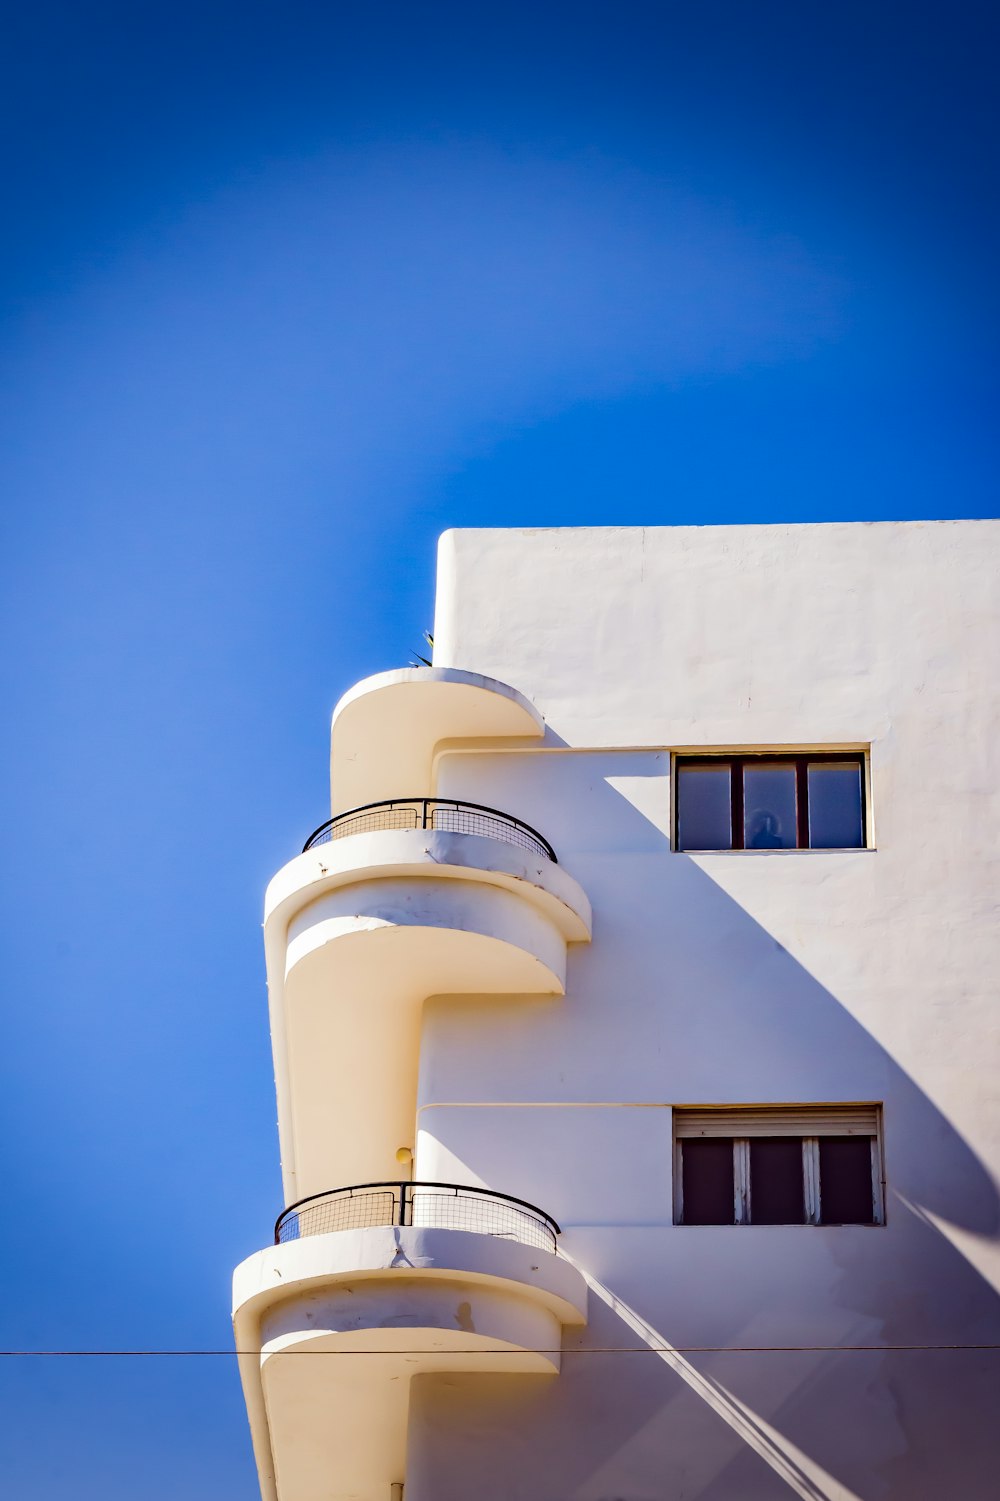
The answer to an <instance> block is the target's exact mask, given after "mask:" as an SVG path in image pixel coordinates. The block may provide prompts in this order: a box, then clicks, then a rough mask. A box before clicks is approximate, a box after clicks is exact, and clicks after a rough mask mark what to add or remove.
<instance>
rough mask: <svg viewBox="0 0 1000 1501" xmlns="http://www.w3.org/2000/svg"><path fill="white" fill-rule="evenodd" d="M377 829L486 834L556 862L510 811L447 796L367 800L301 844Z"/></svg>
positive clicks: (549, 848) (551, 852)
mask: <svg viewBox="0 0 1000 1501" xmlns="http://www.w3.org/2000/svg"><path fill="white" fill-rule="evenodd" d="M378 829H443V830H445V831H447V832H448V833H452V834H485V835H486V836H487V837H488V838H490V839H502V840H503V842H504V843H505V844H514V845H517V846H518V848H520V849H525V850H530V851H531V853H532V854H534V855H544V856H545V858H546V859H547V860H552V861H553V862H554V863H558V862H556V852H555V850H554V849H553V848H552V846H551V844H550V843H549V841H548V840H547V839H543V838H542V836H541V834H539V833H538V831H537V830H536V829H533V828H532V827H531V826H530V824H526V823H522V822H521V820H520V819H519V818H512V817H511V815H510V814H509V813H501V812H500V810H499V808H487V807H485V806H484V805H483V804H482V803H464V802H457V801H456V800H455V799H454V798H447V797H404V798H394V799H393V800H392V801H391V802H385V803H366V804H365V806H364V807H363V808H352V809H350V811H349V812H347V813H338V814H337V817H336V818H328V819H327V821H326V823H323V824H320V826H319V828H318V829H314V830H313V832H312V833H311V834H310V835H309V838H308V839H307V840H306V842H305V844H304V845H303V846H302V853H303V854H305V852H306V850H311V849H313V848H314V847H315V846H316V845H317V844H327V843H328V842H329V841H330V840H331V839H346V838H347V837H348V836H349V835H351V834H371V833H373V832H374V831H375V830H378Z"/></svg>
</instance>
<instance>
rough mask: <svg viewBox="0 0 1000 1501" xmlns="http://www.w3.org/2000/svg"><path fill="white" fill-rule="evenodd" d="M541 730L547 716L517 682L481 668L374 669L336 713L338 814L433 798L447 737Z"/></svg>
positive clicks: (333, 776)
mask: <svg viewBox="0 0 1000 1501" xmlns="http://www.w3.org/2000/svg"><path fill="white" fill-rule="evenodd" d="M402 726H405V729H401V727H402ZM542 733H543V725H542V716H541V715H540V714H539V712H538V710H537V709H535V708H534V707H533V705H531V704H530V703H529V702H528V700H527V699H526V698H524V696H523V695H522V694H520V693H519V692H518V691H517V689H516V688H511V687H510V686H509V685H508V684H507V683H500V682H497V681H496V680H495V679H493V678H486V677H483V676H482V674H481V673H477V672H463V671H461V670H458V669H456V668H441V667H403V668H399V669H398V670H396V671H394V672H380V673H377V674H376V676H375V677H371V678H365V679H364V681H363V682H360V683H356V684H355V685H354V687H353V688H351V689H349V690H348V692H347V693H345V694H344V696H343V698H342V699H341V700H340V702H339V703H338V704H337V707H336V708H335V709H334V711H333V724H332V727H331V732H330V789H331V802H332V806H333V812H334V813H335V814H336V813H342V812H344V810H345V809H348V808H357V807H361V806H362V805H364V804H367V803H373V802H379V801H383V800H385V799H386V798H408V797H431V796H433V793H434V790H435V789H434V755H435V751H436V750H437V748H438V746H439V744H441V743H442V742H449V741H475V740H486V741H489V740H503V739H510V738H512V737H513V738H521V739H528V740H533V739H536V738H538V737H540V736H541V735H542Z"/></svg>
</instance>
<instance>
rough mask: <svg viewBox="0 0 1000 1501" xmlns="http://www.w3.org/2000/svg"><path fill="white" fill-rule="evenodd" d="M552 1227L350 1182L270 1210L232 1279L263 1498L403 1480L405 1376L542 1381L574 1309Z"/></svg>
mask: <svg viewBox="0 0 1000 1501" xmlns="http://www.w3.org/2000/svg"><path fill="white" fill-rule="evenodd" d="M557 1235H558V1226H557V1225H556V1224H555V1221H554V1220H552V1219H551V1217H550V1216H549V1215H547V1214H546V1213H545V1212H544V1211H543V1210H541V1209H537V1208H536V1207H535V1206H534V1205H531V1204H527V1203H525V1202H524V1201H523V1200H520V1199H516V1198H513V1197H511V1196H509V1195H505V1194H497V1193H493V1192H491V1191H488V1190H486V1189H478V1188H473V1187H469V1186H466V1185H460V1184H441V1183H400V1182H388V1183H384V1184H362V1185H358V1186H356V1187H352V1188H344V1189H339V1190H334V1191H332V1192H328V1193H325V1194H317V1195H313V1196H311V1197H310V1198H309V1199H308V1200H305V1201H303V1202H301V1203H298V1204H294V1205H292V1206H290V1208H289V1209H287V1210H285V1211H284V1213H283V1214H282V1215H281V1216H280V1217H279V1219H278V1222H277V1226H276V1244H275V1245H274V1246H273V1247H271V1249H270V1250H268V1251H261V1252H258V1253H257V1254H256V1255H255V1256H251V1257H250V1258H249V1259H248V1260H247V1261H245V1262H244V1263H243V1264H242V1265H241V1266H240V1267H238V1268H237V1270H236V1274H235V1277H234V1282H233V1301H234V1313H233V1323H234V1328H235V1334H236V1344H237V1349H238V1350H239V1352H240V1368H241V1374H242V1378H243V1384H244V1390H245V1394H246V1400H247V1408H248V1412H249V1414H250V1424H251V1431H252V1435H253V1441H254V1450H255V1454H256V1458H257V1465H258V1471H259V1475H260V1480H261V1489H262V1492H263V1495H264V1497H265V1501H275V1498H277V1501H347V1498H351V1501H385V1497H386V1496H387V1495H388V1494H389V1487H390V1485H392V1484H394V1483H399V1482H402V1481H404V1480H405V1478H406V1415H407V1407H408V1400H409V1378H410V1377H411V1376H414V1375H420V1374H428V1373H456V1372H461V1373H466V1374H469V1375H474V1374H475V1373H477V1372H482V1373H488V1374H491V1375H494V1376H495V1375H500V1374H503V1375H506V1376H510V1377H516V1376H519V1375H532V1376H535V1377H536V1378H537V1377H538V1376H544V1375H548V1376H549V1377H552V1376H554V1375H556V1374H557V1373H558V1370H559V1364H560V1354H559V1352H560V1349H561V1346H562V1330H563V1327H564V1326H567V1325H576V1326H579V1325H582V1324H584V1323H585V1322H586V1307H587V1304H586V1284H585V1283H584V1280H583V1278H582V1276H581V1274H580V1273H579V1272H578V1271H577V1270H576V1268H575V1267H573V1266H572V1265H571V1264H570V1263H569V1262H567V1261H566V1260H564V1259H563V1258H562V1257H561V1256H560V1255H558V1254H557V1253H556V1250H555V1242H556V1236H557ZM352 1354H354V1355H357V1356H359V1357H363V1358H357V1359H350V1358H345V1357H349V1356H351V1355H352ZM306 1355H318V1356H325V1357H327V1358H324V1359H320V1360H309V1359H303V1358H300V1357H302V1356H306ZM337 1357H341V1358H337Z"/></svg>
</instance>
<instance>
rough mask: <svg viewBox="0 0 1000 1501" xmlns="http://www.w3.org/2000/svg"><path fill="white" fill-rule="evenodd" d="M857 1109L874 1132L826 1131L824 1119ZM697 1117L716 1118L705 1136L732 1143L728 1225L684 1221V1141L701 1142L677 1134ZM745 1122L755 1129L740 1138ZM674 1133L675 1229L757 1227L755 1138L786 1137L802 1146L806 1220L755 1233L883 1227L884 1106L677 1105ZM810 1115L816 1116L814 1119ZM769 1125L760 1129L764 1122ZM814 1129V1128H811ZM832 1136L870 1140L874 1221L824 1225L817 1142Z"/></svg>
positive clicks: (673, 1109) (690, 1135)
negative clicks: (868, 1115)
mask: <svg viewBox="0 0 1000 1501" xmlns="http://www.w3.org/2000/svg"><path fill="white" fill-rule="evenodd" d="M854 1108H858V1109H862V1110H865V1111H871V1112H872V1129H871V1130H870V1131H868V1130H857V1129H854V1128H847V1129H841V1130H837V1129H830V1126H829V1125H827V1129H825V1130H824V1129H823V1126H824V1121H827V1122H828V1121H829V1120H830V1117H831V1115H835V1114H836V1113H838V1112H840V1111H844V1112H845V1113H846V1112H848V1111H851V1110H853V1109H854ZM696 1114H697V1115H698V1116H699V1117H710V1118H711V1117H714V1119H715V1123H717V1126H718V1129H716V1127H715V1125H714V1124H713V1127H712V1129H711V1130H710V1131H707V1132H705V1133H703V1134H704V1135H707V1136H712V1137H715V1138H716V1139H718V1138H720V1137H725V1138H726V1139H727V1140H728V1139H731V1140H732V1143H733V1219H732V1221H730V1222H727V1223H726V1224H724V1225H718V1224H716V1225H707V1224H698V1223H696V1224H695V1225H688V1224H687V1222H686V1221H685V1219H684V1141H685V1140H697V1139H698V1134H697V1133H694V1132H689V1133H683V1134H679V1133H678V1125H679V1123H680V1122H681V1121H683V1120H684V1119H685V1117H686V1118H688V1119H690V1118H691V1117H692V1116H694V1115H696ZM741 1115H742V1116H744V1117H746V1118H747V1120H746V1121H744V1129H746V1124H747V1122H748V1121H749V1120H750V1118H751V1117H752V1120H753V1122H754V1123H755V1124H756V1129H753V1130H751V1131H750V1132H749V1133H748V1134H746V1135H743V1136H741V1135H740V1134H739V1132H740V1117H741ZM671 1116H672V1121H671V1134H672V1137H673V1223H674V1225H675V1226H677V1227H685V1228H688V1229H703V1230H704V1229H717V1230H720V1229H721V1230H725V1229H732V1228H734V1227H737V1228H739V1227H743V1226H750V1227H754V1219H753V1184H752V1180H751V1174H750V1143H751V1142H752V1141H753V1140H754V1139H755V1138H760V1137H762V1136H788V1137H792V1138H794V1139H796V1140H798V1141H799V1142H800V1143H801V1146H802V1181H803V1200H804V1212H805V1217H804V1219H803V1220H801V1221H800V1220H789V1221H786V1222H780V1223H779V1224H777V1225H775V1224H773V1223H772V1224H770V1225H769V1226H765V1225H762V1224H759V1223H758V1224H757V1225H756V1228H757V1229H764V1228H770V1229H786V1230H789V1229H800V1228H803V1227H804V1226H813V1227H816V1228H819V1229H824V1230H830V1229H848V1230H875V1229H882V1228H883V1227H884V1225H885V1223H886V1212H885V1201H886V1192H885V1187H886V1185H885V1161H884V1154H883V1129H882V1127H883V1119H882V1117H883V1107H882V1105H881V1104H874V1103H873V1104H868V1105H864V1106H861V1107H851V1106H846V1105H844V1106H840V1105H814V1106H787V1105H786V1106H782V1105H773V1106H766V1105H765V1106H760V1105H753V1106H750V1105H732V1106H714V1107H701V1106H691V1105H686V1106H685V1105H676V1106H673V1107H671ZM810 1116H812V1117H813V1119H812V1121H810ZM762 1122H763V1123H764V1125H765V1126H766V1130H765V1129H761V1123H762ZM810 1125H811V1126H812V1127H813V1128H814V1129H813V1130H812V1131H810V1130H809V1127H810ZM830 1136H845V1137H853V1138H854V1139H857V1138H858V1137H859V1136H862V1137H867V1139H868V1140H869V1142H870V1144H871V1147H870V1150H871V1173H872V1219H871V1220H870V1221H858V1220H847V1221H837V1222H836V1223H835V1224H824V1223H823V1218H822V1197H821V1185H820V1167H819V1144H820V1139H821V1138H824V1137H830Z"/></svg>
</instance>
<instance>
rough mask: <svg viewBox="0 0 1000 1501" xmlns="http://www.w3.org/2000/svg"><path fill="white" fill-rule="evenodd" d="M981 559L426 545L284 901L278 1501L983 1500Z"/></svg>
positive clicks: (987, 760) (639, 532) (600, 543)
mask: <svg viewBox="0 0 1000 1501" xmlns="http://www.w3.org/2000/svg"><path fill="white" fill-rule="evenodd" d="M998 540H1000V525H998V524H997V523H990V522H941V523H907V524H896V523H891V524H877V525H840V524H838V525H816V526H748V527H742V526H740V527H712V528H655V529H641V528H621V529H619V528H608V529H599V530H589V529H581V530H575V529H567V530H552V531H465V532H461V531H460V532H452V533H448V534H446V535H445V536H444V537H443V538H442V541H441V546H440V556H439V574H438V597H437V608H436V616H435V631H434V636H435V647H434V666H433V667H432V668H426V669H424V668H419V669H407V670H402V671H395V672H388V673H384V674H382V675H380V676H378V677H375V678H373V679H370V680H368V681H366V682H363V683H361V684H359V685H358V686H357V687H356V688H354V689H352V690H351V691H350V692H349V693H348V694H346V695H345V697H344V698H343V699H342V700H341V702H340V704H339V705H338V707H337V709H336V712H335V714H334V720H333V733H332V756H331V783H332V799H333V802H332V814H333V817H332V820H331V821H330V822H329V823H328V824H327V825H325V826H324V828H323V829H322V830H321V831H318V833H317V835H316V836H314V837H313V839H312V840H311V841H310V844H309V846H308V847H307V849H306V851H305V852H304V853H303V854H301V855H298V856H297V857H296V858H295V859H293V860H292V861H290V863H289V864H288V865H286V866H285V867H284V868H283V869H282V870H281V871H280V872H279V873H278V874H277V876H276V877H275V878H274V880H273V881H272V883H271V886H270V888H269V890H268V894H267V907H266V925H265V937H266V948H267V966H268V976H269V988H270V1007H271V1032H272V1038H273V1045H274V1059H275V1073H276V1079H277V1091H278V1111H279V1123H280V1135H281V1152H282V1166H283V1174H284V1187H285V1197H286V1203H288V1204H289V1205H290V1206H293V1207H291V1208H290V1209H288V1210H286V1211H285V1213H284V1214H283V1216H282V1217H281V1219H280V1220H279V1224H278V1230H277V1243H276V1244H275V1245H274V1246H271V1247H269V1248H268V1249H267V1250H264V1251H260V1252H258V1253H257V1254H256V1255H254V1256H251V1257H250V1258H249V1260H247V1261H246V1262H244V1263H243V1264H242V1265H241V1266H240V1267H239V1268H238V1269H237V1272H236V1277H235V1293H234V1310H235V1311H234V1320H235V1328H236V1340H237V1347H238V1349H239V1350H240V1351H241V1352H243V1353H242V1354H241V1357H240V1359H241V1368H242V1375H243V1381H244V1387H245V1392H246V1399H247V1405H248V1409H249V1414H250V1423H251V1430H252V1435H253V1443H254V1449H255V1454H256V1458H257V1465H258V1469H259V1474H260V1482H261V1490H262V1494H263V1496H264V1498H265V1501H391V1498H393V1497H395V1498H397V1501H398V1498H399V1497H400V1496H401V1495H403V1494H404V1493H403V1491H402V1489H401V1488H402V1487H403V1486H404V1485H405V1501H470V1498H473V1497H475V1498H476V1501H512V1498H517V1501H680V1498H684V1501H694V1498H698V1501H778V1498H786V1497H789V1496H792V1497H803V1498H809V1501H833V1498H837V1501H846V1498H856V1501H882V1498H891V1501H980V1498H982V1501H987V1498H992V1497H995V1496H997V1495H1000V1480H998V1474H1000V1463H998V1461H1000V1422H998V1397H1000V1379H998V1378H1000V1353H998V1345H1000V1297H998V1289H1000V1254H998V1228H1000V1197H998V1187H997V1177H998V1171H997V1170H998V1165H1000V1115H998V1111H997V1108H996V1079H997V1072H998V1063H1000V1047H998V1025H997V1017H998V1008H997V994H996V992H997V975H998V973H1000V944H998V936H997V934H998V925H997V905H998V881H997V876H998V863H1000V861H998V853H997V852H998V848H1000V818H998V812H1000V807H998V804H1000V791H998V789H1000V714H998V688H997V683H998V668H1000V650H998V640H997V622H998V618H1000V609H998V604H1000V568H998V548H997V543H998ZM357 810H360V811H357ZM495 810H499V811H495ZM556 857H558V858H556ZM357 1185H360V1186H357ZM504 1196H508V1197H504ZM557 1232H558V1233H557Z"/></svg>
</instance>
